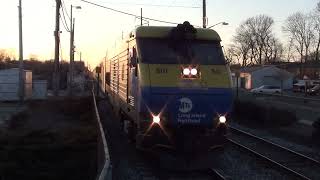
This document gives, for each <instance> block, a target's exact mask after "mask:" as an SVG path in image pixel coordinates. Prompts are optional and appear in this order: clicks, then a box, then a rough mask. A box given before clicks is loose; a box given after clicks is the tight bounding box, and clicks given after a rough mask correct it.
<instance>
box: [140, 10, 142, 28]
mask: <svg viewBox="0 0 320 180" xmlns="http://www.w3.org/2000/svg"><path fill="white" fill-rule="evenodd" d="M140 25H141V26H142V8H140Z"/></svg>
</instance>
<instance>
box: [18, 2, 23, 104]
mask: <svg viewBox="0 0 320 180" xmlns="http://www.w3.org/2000/svg"><path fill="white" fill-rule="evenodd" d="M23 76H24V70H23V44H22V4H21V0H19V99H20V102H21V103H22V102H23V100H24V78H23Z"/></svg>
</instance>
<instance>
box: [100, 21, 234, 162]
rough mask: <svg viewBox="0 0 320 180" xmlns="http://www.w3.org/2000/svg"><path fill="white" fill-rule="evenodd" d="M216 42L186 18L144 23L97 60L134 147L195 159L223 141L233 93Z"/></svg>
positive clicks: (215, 35)
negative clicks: (167, 24)
mask: <svg viewBox="0 0 320 180" xmlns="http://www.w3.org/2000/svg"><path fill="white" fill-rule="evenodd" d="M220 42H221V39H220V36H219V35H218V33H217V32H216V31H214V30H211V29H204V28H194V27H193V26H192V25H190V23H188V22H184V23H183V24H179V25H178V26H176V27H163V26H141V27H138V28H136V29H135V30H134V31H133V32H132V33H130V35H129V37H128V39H126V40H123V42H122V43H121V45H120V46H119V47H118V48H116V49H114V50H113V52H110V51H109V55H108V57H105V58H104V59H103V60H102V62H101V64H100V65H99V66H100V68H101V75H100V79H99V82H100V87H101V88H102V90H103V91H104V92H105V93H106V94H108V96H109V99H110V102H111V104H112V105H113V109H114V111H115V112H116V113H117V114H118V116H119V118H118V119H119V120H120V124H121V129H122V130H124V131H125V132H126V133H127V135H128V137H129V139H131V140H132V141H133V142H135V145H136V147H137V148H138V149H142V150H150V151H152V152H162V153H168V154H174V155H173V156H172V157H177V156H178V155H181V156H183V157H188V158H189V159H193V160H192V164H196V159H202V160H203V159H208V158H207V154H209V153H210V152H214V151H215V150H219V149H221V148H222V147H223V146H224V144H225V142H226V137H225V136H226V133H227V127H226V123H227V121H228V120H227V118H228V113H229V111H230V110H231V106H232V99H233V98H232V89H231V74H230V68H229V66H228V65H227V64H226V61H225V58H224V55H223V51H222V47H221V44H220ZM188 158H187V159H188ZM202 160H200V164H202V162H201V161H202Z"/></svg>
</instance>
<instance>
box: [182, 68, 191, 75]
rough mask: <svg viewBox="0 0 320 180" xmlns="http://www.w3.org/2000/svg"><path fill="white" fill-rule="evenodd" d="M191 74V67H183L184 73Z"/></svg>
mask: <svg viewBox="0 0 320 180" xmlns="http://www.w3.org/2000/svg"><path fill="white" fill-rule="evenodd" d="M189 74H190V69H189V68H184V69H183V75H186V76H187V75H189Z"/></svg>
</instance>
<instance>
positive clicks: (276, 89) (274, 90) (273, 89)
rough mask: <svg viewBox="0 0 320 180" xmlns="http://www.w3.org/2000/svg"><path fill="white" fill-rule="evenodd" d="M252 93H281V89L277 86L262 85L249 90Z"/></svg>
mask: <svg viewBox="0 0 320 180" xmlns="http://www.w3.org/2000/svg"><path fill="white" fill-rule="evenodd" d="M250 92H252V93H281V92H282V91H281V88H280V87H279V86H269V85H263V86H260V87H258V88H254V89H251V91H250Z"/></svg>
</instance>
